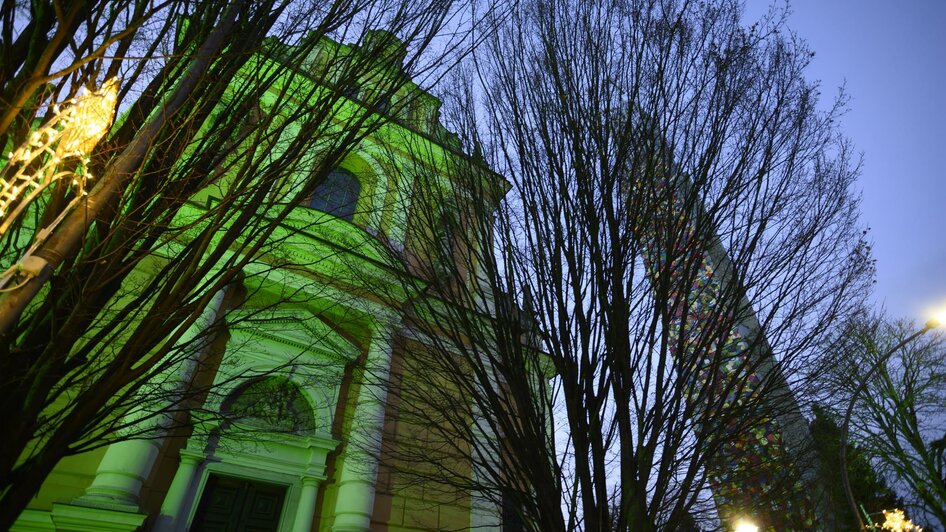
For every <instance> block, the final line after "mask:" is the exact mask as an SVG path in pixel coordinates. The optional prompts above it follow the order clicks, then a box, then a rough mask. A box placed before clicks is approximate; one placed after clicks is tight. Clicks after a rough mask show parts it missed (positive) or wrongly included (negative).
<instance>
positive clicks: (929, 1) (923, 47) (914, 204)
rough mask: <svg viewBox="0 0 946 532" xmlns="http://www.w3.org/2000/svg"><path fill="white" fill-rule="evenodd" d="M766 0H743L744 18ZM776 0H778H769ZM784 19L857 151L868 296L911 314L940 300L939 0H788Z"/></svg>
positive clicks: (945, 218) (944, 111) (943, 168)
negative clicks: (841, 104) (843, 94)
mask: <svg viewBox="0 0 946 532" xmlns="http://www.w3.org/2000/svg"><path fill="white" fill-rule="evenodd" d="M767 5H769V2H765V1H763V0H748V2H747V6H746V15H747V21H751V20H754V19H756V18H758V16H759V15H760V14H762V13H764V12H765V9H766V6H767ZM777 5H781V4H777ZM790 9H791V12H792V13H791V15H790V16H789V18H788V25H789V27H790V28H791V29H792V30H793V31H795V32H796V33H797V35H798V36H799V37H801V38H803V39H805V40H806V41H807V42H808V44H809V46H810V48H811V49H812V51H814V52H815V57H814V60H813V62H812V64H811V67H810V69H809V71H808V77H809V79H812V80H820V81H821V88H822V97H823V98H825V99H827V100H830V98H831V97H833V96H834V95H835V94H836V90H837V88H838V87H839V86H841V85H842V84H844V85H845V87H846V90H847V93H848V94H849V96H850V104H849V106H850V111H849V112H848V113H847V114H846V115H845V116H844V118H843V122H842V128H843V130H844V132H845V133H846V134H847V135H848V136H849V137H851V139H852V140H853V142H854V145H855V147H856V148H857V149H858V150H859V151H862V152H863V154H864V166H863V174H862V176H861V180H860V185H859V186H860V189H861V191H862V193H863V203H862V209H861V210H862V220H863V223H864V224H866V225H867V226H869V227H870V228H871V231H870V235H871V239H872V240H873V242H874V257H875V258H876V259H877V285H876V287H875V292H874V301H875V302H876V303H877V305H878V306H879V305H884V306H886V308H887V310H888V312H889V314H890V315H891V316H893V317H904V318H910V319H913V320H915V321H916V322H917V323H919V322H922V321H925V320H926V319H927V317H928V316H927V313H928V312H929V309H930V307H936V306H943V305H946V149H944V148H946V0H904V1H900V2H894V1H891V0H793V1H792V2H791V5H790Z"/></svg>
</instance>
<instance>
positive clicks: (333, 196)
mask: <svg viewBox="0 0 946 532" xmlns="http://www.w3.org/2000/svg"><path fill="white" fill-rule="evenodd" d="M360 193H361V184H360V183H359V182H358V179H357V178H356V177H355V176H354V175H352V174H351V173H350V172H348V171H345V170H342V169H340V168H337V169H335V170H332V171H331V172H329V174H328V175H327V176H326V177H325V180H324V181H322V182H321V183H319V186H317V187H315V192H313V193H312V199H311V200H310V201H309V207H311V208H313V209H317V210H320V211H322V212H327V213H329V214H331V215H333V216H338V217H339V218H344V219H346V220H348V221H351V220H352V218H353V217H354V215H355V205H356V204H357V203H358V195H359V194H360Z"/></svg>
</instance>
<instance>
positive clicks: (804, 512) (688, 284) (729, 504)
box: [647, 194, 815, 530]
mask: <svg viewBox="0 0 946 532" xmlns="http://www.w3.org/2000/svg"><path fill="white" fill-rule="evenodd" d="M684 209H685V207H684V203H683V202H682V201H681V200H680V198H679V197H677V195H676V194H674V199H673V207H672V209H667V210H668V211H671V212H665V213H664V215H665V216H673V217H674V218H676V221H677V222H678V223H680V227H682V228H685V230H686V234H685V235H684V238H682V239H679V240H680V243H679V245H678V246H677V250H676V253H674V254H673V255H672V258H668V256H667V253H666V250H663V251H662V250H660V249H659V248H660V246H659V245H658V244H657V243H656V242H655V241H653V240H652V241H651V242H650V245H649V251H650V258H649V260H648V261H647V262H648V269H649V270H650V271H651V275H652V276H654V277H656V276H659V275H660V274H661V272H663V274H664V275H666V274H667V272H669V275H670V276H671V280H670V285H671V286H673V287H674V288H673V289H672V292H671V296H670V300H671V301H675V302H678V303H677V308H675V309H673V311H672V316H671V324H670V326H671V330H670V345H671V352H672V353H673V355H674V357H676V358H677V359H678V361H679V362H680V367H685V368H690V369H692V370H693V371H692V372H691V375H690V381H691V383H692V385H691V387H690V392H689V397H688V399H689V400H690V401H691V404H693V405H694V406H695V407H696V412H697V414H696V419H697V424H698V426H697V429H698V430H700V429H704V430H710V431H724V432H723V433H725V434H730V435H732V436H731V437H730V438H728V439H727V441H725V442H724V443H723V444H722V447H721V448H720V449H719V450H718V452H717V453H715V456H712V457H711V458H710V460H709V462H708V464H707V473H708V477H709V483H710V487H711V488H712V490H713V495H714V498H715V501H716V504H717V507H718V509H719V514H720V517H721V519H722V520H723V522H724V523H730V524H731V523H732V522H733V521H735V520H736V519H739V518H743V517H749V518H752V519H754V520H755V521H756V522H758V523H760V524H763V525H764V528H765V529H769V530H811V529H814V528H815V519H814V511H813V506H812V504H811V500H810V498H809V497H808V494H807V493H808V492H807V489H806V487H805V486H804V485H803V484H802V482H801V481H800V477H799V475H798V474H796V473H797V471H796V470H795V467H794V466H792V460H791V457H790V456H788V455H787V453H786V447H785V444H784V442H783V440H782V435H781V430H780V427H779V424H778V422H777V421H776V420H775V419H773V418H771V417H761V416H760V417H756V418H754V419H752V420H751V422H750V423H747V422H746V418H740V416H738V415H737V416H730V415H727V412H739V411H744V409H743V408H742V406H743V405H745V404H763V403H762V400H761V399H760V397H759V396H758V393H759V391H760V388H761V383H762V376H761V375H760V374H758V373H757V372H755V371H753V370H752V368H754V367H757V366H758V363H757V362H758V360H750V358H749V357H750V346H749V342H747V340H746V338H745V337H744V336H743V335H742V334H741V333H740V332H739V331H738V330H737V329H738V328H739V327H738V323H736V322H735V320H734V317H733V316H732V314H731V313H730V314H729V315H726V314H725V313H723V312H721V311H720V310H719V309H720V304H719V301H718V298H719V296H720V294H721V293H722V290H721V285H720V281H719V280H718V279H717V278H716V274H715V267H714V262H713V260H712V258H711V257H710V255H709V253H707V252H705V251H703V250H702V249H700V248H702V246H687V242H691V241H692V239H693V238H694V237H695V233H696V229H695V228H694V227H693V224H692V223H691V222H689V221H688V220H689V219H690V218H689V217H688V216H686V215H685V214H686V211H685V210H684ZM671 219H672V218H671ZM688 247H689V248H697V249H696V250H694V249H689V250H687V248H688ZM697 251H698V252H699V253H701V255H702V256H693V253H696V252H697ZM688 254H689V255H688ZM671 260H672V261H673V262H672V263H670V264H668V261H671ZM695 261H699V264H696V263H695ZM694 266H698V270H697V272H696V274H695V275H693V274H690V273H689V272H691V271H692V268H693V267H694ZM684 291H685V292H684ZM719 323H734V324H735V326H733V327H732V329H731V330H730V331H729V333H728V335H727V336H726V338H725V339H724V341H721V342H720V341H718V340H717V341H707V340H706V338H707V337H708V336H711V335H713V334H715V333H714V331H712V330H711V329H712V328H713V325H716V324H719ZM707 324H709V325H707ZM716 326H717V327H718V325H716ZM681 334H685V335H686V336H685V338H684V342H683V344H682V345H683V348H682V349H680V346H681V343H680V339H681ZM677 351H682V352H677ZM697 357H698V358H697ZM721 395H725V398H724V399H723V401H722V404H721V405H718V404H717V406H716V407H715V408H712V409H709V410H708V409H707V408H706V404H707V402H706V401H705V398H706V397H707V396H714V397H720V396H721ZM711 404H712V402H711ZM732 409H735V410H732ZM747 427H748V429H747Z"/></svg>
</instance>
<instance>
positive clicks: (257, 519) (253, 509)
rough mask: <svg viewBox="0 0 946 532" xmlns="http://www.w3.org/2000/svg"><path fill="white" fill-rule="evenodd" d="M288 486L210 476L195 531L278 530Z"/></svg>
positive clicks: (265, 531) (264, 531) (193, 526)
mask: <svg viewBox="0 0 946 532" xmlns="http://www.w3.org/2000/svg"><path fill="white" fill-rule="evenodd" d="M285 497H286V487H285V486H279V485H275V484H264V483H262V482H253V481H250V480H245V479H239V478H231V477H223V476H218V475H210V477H209V478H208V479H207V485H206V487H205V488H204V494H203V495H202V496H201V498H200V504H199V505H198V507H197V515H195V516H194V523H193V525H192V526H191V530H192V531H193V532H198V531H200V532H276V531H277V530H278V528H279V515H280V514H281V513H282V506H283V499H285Z"/></svg>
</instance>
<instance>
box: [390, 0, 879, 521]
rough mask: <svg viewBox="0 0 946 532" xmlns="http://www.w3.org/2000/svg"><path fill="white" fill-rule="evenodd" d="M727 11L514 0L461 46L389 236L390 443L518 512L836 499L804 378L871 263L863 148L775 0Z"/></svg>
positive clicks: (702, 508)
mask: <svg viewBox="0 0 946 532" xmlns="http://www.w3.org/2000/svg"><path fill="white" fill-rule="evenodd" d="M740 14H741V8H740V6H739V4H738V3H737V2H715V3H710V4H704V3H700V4H696V3H690V2H675V1H656V0H654V1H649V0H640V1H630V2H608V1H604V2H571V1H567V0H562V1H553V2H525V3H522V4H520V5H519V6H518V7H517V9H516V10H515V12H514V14H513V16H512V17H511V18H510V19H509V20H508V23H507V24H506V25H504V26H503V27H502V29H501V31H499V32H498V33H497V34H496V36H495V37H494V38H490V39H487V45H486V46H485V47H484V48H482V49H481V50H480V52H478V53H477V54H475V57H474V61H473V62H472V63H471V64H470V66H469V68H468V70H466V71H465V73H466V74H467V75H466V76H465V77H463V78H462V79H461V80H460V81H459V82H458V83H457V84H456V85H455V86H454V91H453V93H452V94H451V97H452V102H453V106H452V107H451V112H448V114H447V117H448V118H449V119H450V120H451V123H452V125H453V127H454V129H456V130H459V131H463V132H465V135H464V139H463V140H464V145H465V146H466V148H467V150H468V153H470V154H471V155H470V157H467V158H463V157H459V156H457V157H454V158H449V157H448V158H446V161H447V163H446V164H447V165H448V166H447V167H446V169H445V170H444V172H443V175H442V176H440V177H435V178H432V179H431V180H430V184H429V185H426V186H424V187H423V189H422V191H419V192H418V194H417V196H416V197H415V204H414V205H413V206H412V208H413V209H415V210H416V211H417V212H418V213H419V214H418V215H416V216H417V218H415V219H422V220H425V221H424V222H422V223H418V224H417V226H416V227H414V228H413V231H412V232H411V239H409V240H408V244H407V249H406V250H405V251H403V252H401V250H392V253H393V254H397V255H400V256H402V257H405V258H406V262H407V263H408V265H410V266H411V267H412V268H413V269H412V270H411V271H413V272H414V273H415V278H414V279H413V280H411V282H412V283H413V285H412V286H413V289H414V290H415V292H414V293H416V294H418V296H417V297H415V298H414V299H413V300H412V301H411V303H412V306H411V307H410V308H409V309H407V311H406V315H405V321H406V323H407V324H408V325H409V327H410V328H411V329H412V330H414V331H416V333H415V338H416V345H412V347H411V349H410V350H409V352H410V356H405V357H404V360H403V361H402V362H401V364H402V369H401V371H400V373H399V375H400V380H395V381H394V383H393V385H392V386H393V390H392V394H393V396H395V397H398V401H399V405H400V406H399V408H400V409H401V414H400V418H399V419H398V420H396V421H397V424H399V425H400V428H398V430H397V431H396V432H395V433H392V434H389V440H388V441H389V445H388V449H387V453H388V454H389V456H390V457H391V459H390V460H389V463H388V464H387V467H388V468H390V469H391V470H395V471H397V472H398V473H399V474H400V475H401V476H402V477H403V478H409V477H410V476H411V475H413V478H416V479H417V481H419V482H420V481H422V482H426V483H428V484H433V485H440V486H442V489H443V490H444V492H446V493H452V494H454V496H456V497H464V498H468V499H470V500H471V501H472V502H471V504H473V505H474V506H475V505H476V504H477V503H476V500H477V499H482V501H483V503H484V504H487V505H491V506H492V507H493V508H494V509H495V508H500V509H502V514H503V515H504V516H505V518H506V523H507V525H510V526H511V523H516V525H515V526H523V527H527V528H528V529H532V530H576V529H584V530H607V529H612V528H613V529H617V530H628V529H633V530H653V529H671V530H672V529H675V528H677V527H678V526H681V524H682V523H688V522H692V520H693V519H696V520H697V521H699V522H714V521H715V520H717V519H719V520H721V521H722V522H723V523H727V524H729V523H732V522H734V521H735V520H736V519H738V518H740V517H750V518H752V519H754V520H755V521H756V522H757V523H759V524H761V525H763V526H764V527H766V528H776V529H784V528H795V529H808V528H812V527H826V528H830V527H831V526H832V523H831V522H830V520H829V519H830V517H829V516H826V515H825V514H824V513H820V514H819V513H818V508H816V505H817V503H818V502H819V499H820V491H819V490H820V483H819V479H818V475H817V473H818V472H817V471H816V465H817V461H816V459H814V458H812V457H811V456H810V455H809V454H807V453H808V451H810V449H808V443H809V437H808V433H807V430H808V429H807V424H806V423H805V421H804V419H803V418H802V416H801V413H802V406H803V405H800V404H799V401H798V400H796V398H797V397H807V396H808V395H809V394H810V393H811V390H810V389H809V388H807V385H808V383H807V382H805V381H804V380H802V374H801V373H800V369H801V368H804V367H805V366H806V365H808V364H811V363H813V362H814V358H813V357H815V356H816V354H815V353H816V351H817V350H816V349H814V348H815V347H816V346H817V343H818V341H819V339H820V338H821V337H823V335H825V334H826V333H827V332H828V331H829V330H830V329H831V327H832V326H833V325H834V324H835V323H836V322H837V321H838V318H839V316H844V315H845V314H846V313H847V312H848V311H850V310H851V309H852V308H854V307H855V306H856V305H857V304H858V303H859V301H860V300H861V298H862V297H863V295H864V293H865V290H866V287H867V286H868V284H869V280H870V276H871V274H872V266H871V262H870V260H869V249H868V247H867V246H866V244H865V243H864V241H863V240H862V236H863V235H862V233H861V231H860V229H859V227H858V222H857V198H856V196H855V195H854V194H853V193H852V192H851V185H852V183H853V181H854V179H855V178H856V176H857V173H858V162H857V160H856V158H852V154H851V151H850V147H849V145H848V143H847V141H846V140H845V139H844V137H843V136H842V135H840V133H839V131H838V125H837V124H838V118H839V114H840V113H841V112H842V111H843V106H844V101H843V99H839V100H838V101H835V102H834V103H833V105H828V106H827V108H826V110H822V109H824V108H823V107H820V106H819V100H818V95H819V93H818V88H817V86H816V85H813V84H811V83H809V82H808V81H806V80H805V78H804V69H805V67H806V66H807V64H808V61H809V59H810V57H811V54H810V52H809V51H808V49H807V48H806V47H805V45H804V44H803V43H802V42H799V41H798V40H796V39H795V38H794V37H793V36H792V35H791V34H790V33H789V32H788V31H787V30H786V28H785V27H784V24H783V21H784V19H783V15H784V13H781V12H776V11H773V12H772V13H771V14H770V15H769V16H767V17H766V18H764V19H763V20H760V21H759V22H757V23H756V24H754V25H752V26H749V27H745V26H743V25H742V24H741V23H740ZM419 151H420V152H421V153H418V154H417V155H416V156H415V158H414V159H415V160H416V161H424V160H428V159H430V160H432V159H433V156H425V154H424V153H423V150H422V149H420V150H419ZM425 157H426V158H425ZM438 161H439V159H438ZM451 163H452V164H451ZM427 168H428V165H427V164H418V169H417V173H419V174H420V173H424V172H425V171H428V172H429V170H427ZM487 168H492V169H493V170H495V172H496V173H495V174H494V173H493V172H491V171H490V170H488V169H487ZM500 176H506V177H507V178H508V180H509V181H508V182H506V181H504V180H503V178H502V177H500ZM412 431H413V433H415V434H420V435H423V437H424V441H425V442H426V443H425V444H424V445H419V446H416V447H414V448H411V447H409V446H407V445H404V444H399V443H398V441H399V440H398V438H399V436H400V438H401V440H400V441H401V442H403V440H404V434H410V433H412ZM425 462H426V463H429V464H431V466H430V467H429V468H427V469H424V470H421V469H420V468H417V467H416V466H415V464H417V463H425ZM398 464H409V465H405V466H403V467H401V466H399V465H398ZM825 519H828V520H827V521H826V520H825Z"/></svg>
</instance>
